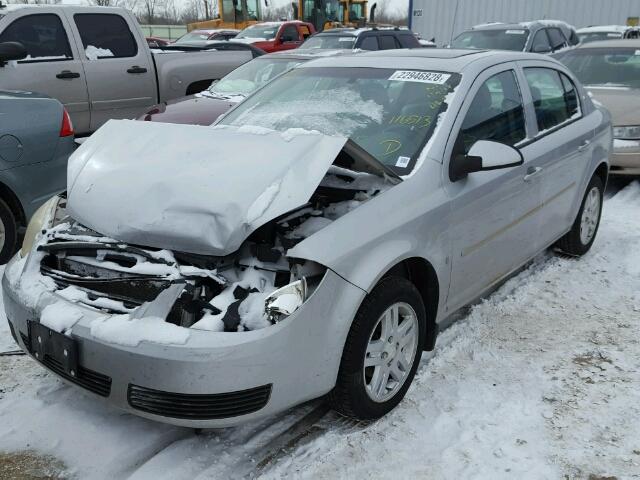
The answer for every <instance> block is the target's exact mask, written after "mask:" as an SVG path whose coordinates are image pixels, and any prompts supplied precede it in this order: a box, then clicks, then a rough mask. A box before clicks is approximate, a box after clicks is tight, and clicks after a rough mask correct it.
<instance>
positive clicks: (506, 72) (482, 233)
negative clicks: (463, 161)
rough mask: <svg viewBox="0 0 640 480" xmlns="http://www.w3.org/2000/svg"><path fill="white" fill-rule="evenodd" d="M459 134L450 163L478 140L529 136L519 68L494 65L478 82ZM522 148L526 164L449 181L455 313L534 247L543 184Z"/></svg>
mask: <svg viewBox="0 0 640 480" xmlns="http://www.w3.org/2000/svg"><path fill="white" fill-rule="evenodd" d="M467 107H468V108H467ZM453 132H454V133H455V135H453V136H452V137H451V139H450V145H448V150H447V151H448V152H450V153H449V154H447V155H446V157H449V161H451V158H452V157H453V156H454V155H455V154H456V153H461V154H464V153H467V152H468V151H469V149H470V148H471V146H472V145H473V144H474V143H475V142H476V141H478V140H490V141H495V142H500V143H504V144H507V145H511V146H516V147H517V146H518V145H519V144H520V143H522V142H525V141H526V139H527V136H528V133H527V129H526V121H525V112H524V105H523V100H522V96H521V94H520V88H519V84H518V81H517V76H516V72H515V70H514V69H506V68H505V66H500V67H494V68H493V69H490V70H488V71H486V72H485V73H484V74H483V75H481V76H480V77H479V78H478V79H477V80H476V82H475V83H474V85H473V87H472V88H471V91H470V95H469V96H468V97H467V100H466V101H465V105H464V106H463V107H462V110H461V115H459V117H458V119H457V121H456V125H455V126H454V130H453ZM521 153H522V156H523V158H524V164H523V165H520V166H516V167H511V168H505V169H499V170H491V171H484V172H475V173H471V174H469V175H468V176H467V177H466V178H464V179H462V180H458V181H455V182H452V181H451V180H450V178H449V177H448V175H447V176H446V178H445V179H444V182H445V188H446V189H447V192H448V194H449V195H450V196H451V197H452V202H451V204H452V213H451V229H450V231H451V235H450V237H451V238H452V250H451V283H450V288H449V296H448V301H447V304H448V308H449V310H450V311H453V310H455V309H457V308H459V307H461V306H463V305H465V304H466V303H468V302H469V301H471V300H473V299H474V298H476V297H477V296H478V295H480V294H481V293H482V292H483V291H485V290H486V289H487V288H489V287H490V286H491V285H493V284H495V283H496V282H497V281H498V280H500V279H501V278H503V277H504V276H505V275H507V274H508V273H509V272H510V271H512V270H513V269H515V268H517V267H518V266H519V265H520V264H521V263H522V262H524V261H526V260H527V258H530V257H531V256H532V255H534V253H535V234H536V229H537V215H536V214H537V210H536V209H537V206H538V205H539V199H540V183H539V181H527V179H526V178H525V177H526V176H527V170H528V169H529V168H530V166H531V165H530V162H531V156H530V152H528V150H527V149H526V148H525V149H521ZM485 160H490V159H485ZM447 165H448V164H447ZM445 171H448V168H445Z"/></svg>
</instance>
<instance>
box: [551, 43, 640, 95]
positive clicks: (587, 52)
mask: <svg viewBox="0 0 640 480" xmlns="http://www.w3.org/2000/svg"><path fill="white" fill-rule="evenodd" d="M558 59H559V60H560V61H561V62H563V63H564V64H565V65H566V66H567V67H569V69H571V71H572V72H573V73H574V74H575V75H576V76H577V77H578V80H580V82H582V83H583V84H584V85H604V86H609V87H625V88H640V50H638V49H635V48H615V47H613V48H593V49H591V48H579V49H577V50H570V51H568V52H567V53H566V54H565V55H563V56H561V57H559V58H558Z"/></svg>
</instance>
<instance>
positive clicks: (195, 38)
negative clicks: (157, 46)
mask: <svg viewBox="0 0 640 480" xmlns="http://www.w3.org/2000/svg"><path fill="white" fill-rule="evenodd" d="M209 35H210V34H209V32H203V31H198V30H196V31H194V32H190V33H187V34H186V35H183V36H181V37H180V38H179V39H177V40H176V41H175V42H174V43H187V42H199V41H202V40H208V39H209Z"/></svg>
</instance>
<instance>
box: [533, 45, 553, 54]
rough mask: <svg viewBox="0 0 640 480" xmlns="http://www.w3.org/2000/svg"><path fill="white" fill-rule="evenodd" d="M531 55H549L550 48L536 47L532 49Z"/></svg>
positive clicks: (544, 46) (547, 46)
mask: <svg viewBox="0 0 640 480" xmlns="http://www.w3.org/2000/svg"><path fill="white" fill-rule="evenodd" d="M532 51H533V53H551V51H552V50H551V47H550V46H549V45H536V46H534V47H533V49H532Z"/></svg>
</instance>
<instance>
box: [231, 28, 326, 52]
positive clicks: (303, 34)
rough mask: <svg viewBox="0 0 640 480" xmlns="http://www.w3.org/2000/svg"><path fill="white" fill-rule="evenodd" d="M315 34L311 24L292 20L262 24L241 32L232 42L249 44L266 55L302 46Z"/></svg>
mask: <svg viewBox="0 0 640 480" xmlns="http://www.w3.org/2000/svg"><path fill="white" fill-rule="evenodd" d="M314 33H316V29H315V28H314V26H313V25H312V24H311V23H307V22H301V21H299V20H292V21H288V22H264V23H257V24H255V25H251V26H249V27H247V28H245V29H244V30H242V31H241V32H240V33H239V34H238V35H237V36H236V37H235V38H234V39H233V40H234V41H235V42H244V43H251V44H252V45H254V46H256V47H258V48H260V49H262V50H264V51H265V52H267V53H271V52H281V51H283V50H292V49H294V48H298V47H299V46H300V45H302V42H304V41H305V40H306V39H307V38H309V37H310V36H311V35H313V34H314Z"/></svg>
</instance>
